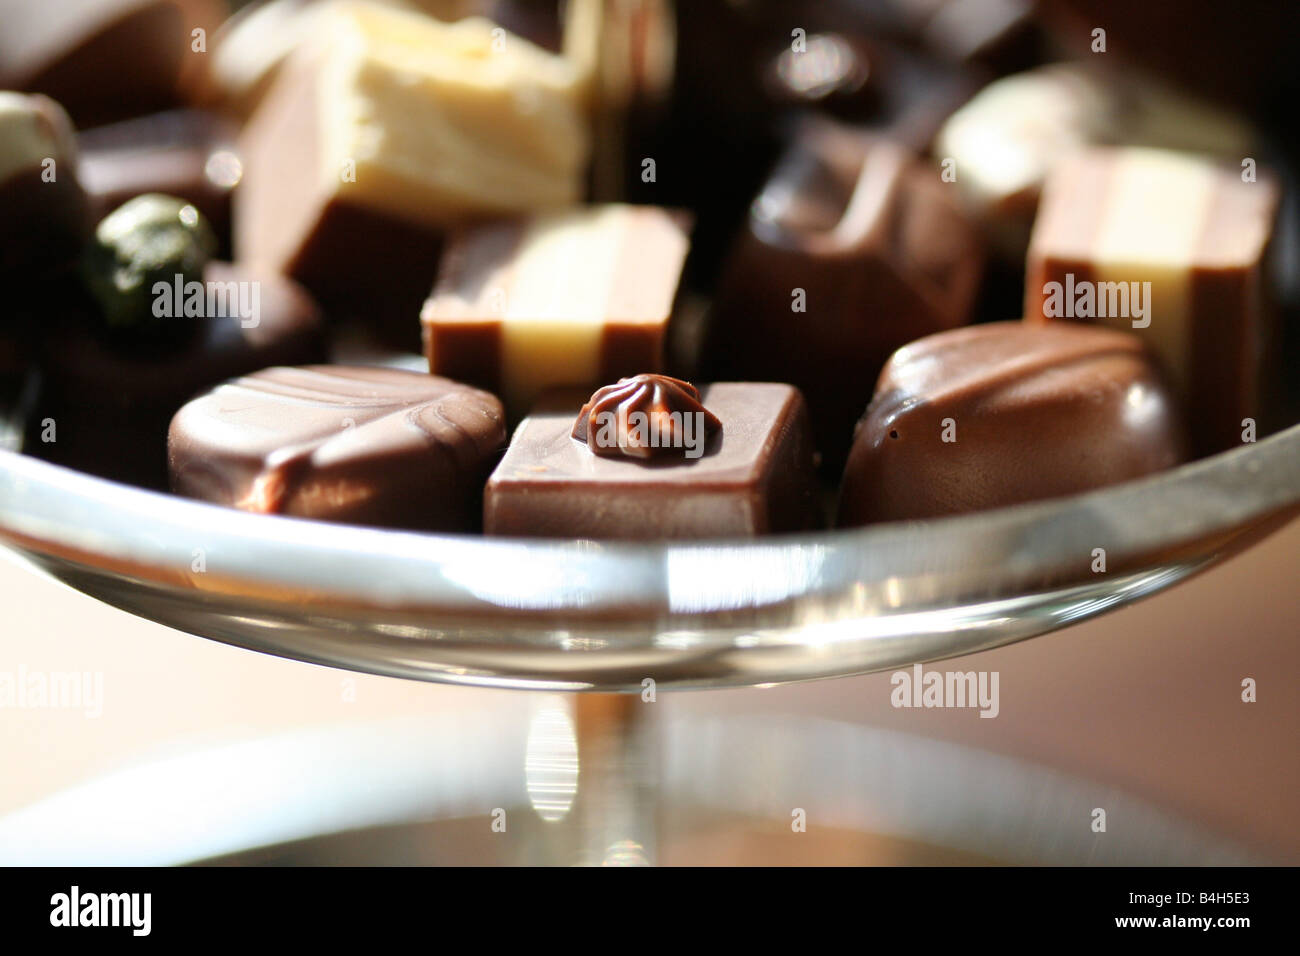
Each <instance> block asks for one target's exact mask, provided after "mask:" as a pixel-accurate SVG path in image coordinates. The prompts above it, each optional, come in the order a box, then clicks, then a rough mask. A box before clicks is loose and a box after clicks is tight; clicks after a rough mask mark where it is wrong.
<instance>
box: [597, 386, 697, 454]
mask: <svg viewBox="0 0 1300 956" xmlns="http://www.w3.org/2000/svg"><path fill="white" fill-rule="evenodd" d="M721 427H722V423H721V422H719V421H718V418H717V416H716V415H714V414H713V413H712V412H711V411H709V410H708V409H707V408H705V407H704V406H703V405H701V404H700V393H699V391H698V390H697V389H696V387H695V386H694V385H692V384H691V383H690V382H683V381H682V380H681V379H678V378H670V377H668V376H667V375H633V376H632V377H631V378H623V379H619V381H618V384H617V385H606V386H605V387H604V388H602V389H598V390H597V391H596V394H595V395H592V396H591V398H590V399H589V400H588V402H587V404H586V405H583V406H582V410H581V411H579V412H578V419H577V421H575V422H574V423H573V432H572V435H573V437H574V438H576V439H577V440H578V441H580V442H582V443H584V444H585V445H586V446H587V447H588V448H590V449H591V451H592V454H594V455H601V456H603V457H606V458H619V457H626V458H655V457H674V456H675V457H681V456H682V455H683V454H684V455H685V456H686V457H687V458H692V457H694V458H698V457H700V455H701V454H703V451H704V446H705V445H707V444H708V442H709V441H710V440H711V439H712V438H713V436H714V435H716V434H717V432H718V429H720V428H721Z"/></svg>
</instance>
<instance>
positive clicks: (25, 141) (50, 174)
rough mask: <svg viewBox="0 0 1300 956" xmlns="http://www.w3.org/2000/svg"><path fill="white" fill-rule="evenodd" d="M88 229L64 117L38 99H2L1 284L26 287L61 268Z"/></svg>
mask: <svg viewBox="0 0 1300 956" xmlns="http://www.w3.org/2000/svg"><path fill="white" fill-rule="evenodd" d="M89 225H90V223H89V220H88V218H87V214H86V197H85V194H84V193H83V192H82V189H81V186H80V185H78V183H77V144H76V137H75V133H74V132H73V129H72V123H71V122H70V121H69V119H68V115H67V113H65V112H64V111H63V108H62V107H60V106H59V104H58V103H56V102H54V101H53V100H51V99H49V98H47V97H44V96H24V95H22V94H21V93H5V92H0V278H3V279H5V280H6V281H8V280H9V279H11V278H12V279H13V280H14V281H17V282H20V283H30V282H32V281H33V280H34V279H35V278H36V276H39V275H40V274H42V273H48V272H50V271H51V270H54V269H57V268H58V267H59V266H62V265H66V264H67V263H68V262H70V261H71V260H73V259H74V258H75V257H76V256H77V254H78V253H79V252H80V248H81V243H82V242H83V241H84V239H85V237H86V234H87V232H88V230H89ZM20 291H21V290H20Z"/></svg>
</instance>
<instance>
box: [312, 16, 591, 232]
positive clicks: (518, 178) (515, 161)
mask: <svg viewBox="0 0 1300 956" xmlns="http://www.w3.org/2000/svg"><path fill="white" fill-rule="evenodd" d="M318 42H319V44H320V50H319V55H320V56H321V57H322V63H323V65H322V68H321V71H320V74H319V77H318V80H317V81H318V82H319V83H320V84H321V90H320V95H319V96H318V98H317V102H318V103H319V108H320V115H319V122H320V129H321V130H322V137H321V143H322V149H321V153H320V167H319V169H318V170H317V175H319V176H321V177H322V181H323V182H324V183H325V184H327V186H328V189H329V190H330V191H331V192H333V193H337V194H338V195H340V196H342V197H345V198H346V199H347V200H348V201H349V202H351V203H354V204H356V205H358V206H361V207H363V208H367V209H372V210H375V211H380V212H384V213H387V214H390V215H394V216H397V217H400V218H403V219H406V220H408V221H412V222H415V223H419V224H422V225H430V226H445V225H450V224H453V223H456V222H459V221H462V220H464V219H466V218H471V217H475V216H481V215H489V214H508V213H515V212H523V211H532V210H540V209H549V208H554V207H559V206H564V205H568V204H571V203H574V202H576V201H577V200H578V199H580V198H581V194H582V177H583V172H584V169H585V165H586V161H587V155H588V151H589V139H590V134H589V131H588V127H587V120H586V117H585V115H584V113H583V104H582V91H581V85H580V83H579V77H578V74H577V72H576V71H575V70H574V68H573V67H572V66H571V65H570V64H569V63H568V62H567V61H565V60H564V59H563V58H561V57H558V56H555V55H553V54H550V53H547V52H546V51H544V50H542V49H540V48H538V47H536V46H533V45H532V44H530V43H528V42H527V41H525V40H523V39H520V38H518V37H513V36H510V35H508V34H506V33H505V31H504V30H502V29H501V28H500V27H497V26H495V25H493V24H492V23H491V22H489V21H487V20H483V19H479V18H471V19H467V20H461V21H459V22H456V23H450V24H447V23H441V22H439V21H437V20H433V19H431V18H429V17H426V16H424V15H422V14H417V13H411V12H407V11H403V10H399V9H395V8H388V7H383V6H377V5H374V4H366V3H344V4H338V5H337V6H335V7H333V8H332V12H331V17H330V23H329V24H328V25H327V27H326V28H324V29H323V30H322V31H321V36H320V38H319V41H318ZM345 171H346V172H347V175H345Z"/></svg>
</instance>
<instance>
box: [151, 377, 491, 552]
mask: <svg viewBox="0 0 1300 956" xmlns="http://www.w3.org/2000/svg"><path fill="white" fill-rule="evenodd" d="M505 438H506V431H505V415H504V412H503V411H502V408H501V403H500V402H499V401H497V399H496V398H495V397H494V396H492V395H489V394H488V393H487V392H481V391H479V390H478V389H473V388H469V387H467V386H464V385H461V384H459V383H457V382H452V381H449V380H448V379H444V378H437V377H435V376H432V375H425V374H423V373H420V372H405V371H400V370H397V369H385V368H368V367H362V366H345V365H318V366H312V367H307V368H268V369H264V370H263V371H260V372H256V373H254V374H252V375H247V376H244V377H243V378H238V379H235V380H234V381H230V382H226V383H225V384H223V385H219V386H218V387H217V388H215V389H213V390H212V391H211V392H209V393H208V394H206V395H202V396H200V397H199V398H196V399H194V400H193V401H192V402H190V403H189V404H187V405H186V406H185V407H184V408H182V409H181V410H180V411H179V412H177V413H176V417H175V418H174V419H172V423H171V430H170V433H169V437H168V464H169V466H170V471H171V484H172V489H173V490H174V491H176V492H177V493H178V494H182V495H187V496H189V497H191V498H201V499H203V500H204V501H211V502H216V503H217V504H223V505H229V506H231V507H235V508H241V509H243V510H245V511H254V512H258V513H260V514H283V515H293V516H295V517H300V518H315V519H317V520H321V521H345V522H349V523H352V524H367V525H379V526H382V527H394V528H416V529H425V530H434V531H469V530H472V529H474V528H475V527H477V525H478V521H479V514H480V512H479V503H480V501H481V495H482V489H483V482H484V480H485V479H486V477H487V474H488V472H489V471H490V470H491V467H492V465H493V463H494V462H495V460H496V455H497V453H498V452H499V450H500V448H501V446H502V445H503V444H504V443H505Z"/></svg>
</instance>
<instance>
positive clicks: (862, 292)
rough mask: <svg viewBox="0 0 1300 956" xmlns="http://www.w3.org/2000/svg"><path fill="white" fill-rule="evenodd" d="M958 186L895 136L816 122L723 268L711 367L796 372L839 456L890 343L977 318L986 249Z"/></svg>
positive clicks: (831, 450) (728, 371)
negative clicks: (975, 304) (967, 215)
mask: <svg viewBox="0 0 1300 956" xmlns="http://www.w3.org/2000/svg"><path fill="white" fill-rule="evenodd" d="M953 189H954V187H953V186H952V184H949V183H943V182H941V181H940V179H939V175H938V173H937V172H936V171H935V170H934V169H932V168H930V167H929V166H928V165H926V164H924V163H923V162H922V161H921V160H920V159H918V158H917V157H916V156H915V155H914V154H913V153H911V152H910V151H909V150H907V149H905V148H904V147H902V146H900V145H898V144H897V143H895V142H893V141H891V140H885V139H880V138H878V137H875V136H873V135H871V134H867V133H863V132H861V131H859V130H856V129H853V128H850V127H846V126H841V125H838V124H831V123H826V122H818V123H811V124H808V125H807V126H806V127H805V130H804V132H803V134H801V135H800V136H799V137H798V138H796V140H795V141H794V142H793V144H792V145H791V148H790V151H789V152H788V153H787V154H786V156H785V158H784V159H783V160H782V162H781V164H780V165H779V166H778V167H777V170H776V172H775V173H774V174H773V175H772V177H771V179H770V180H769V181H768V183H767V185H766V186H765V187H764V189H763V191H762V193H761V194H760V195H759V196H758V198H757V199H756V200H755V201H754V204H753V207H752V209H751V212H750V216H749V220H748V223H747V224H746V227H745V229H744V231H743V232H742V234H741V235H740V238H739V240H738V242H737V244H736V248H735V249H734V251H733V253H732V256H731V260H730V262H729V264H728V267H727V270H726V272H725V274H724V276H723V278H722V280H721V283H720V286H719V289H718V294H717V297H716V300H715V303H714V311H713V315H712V317H711V321H710V328H709V332H708V335H707V338H706V343H705V347H704V348H705V364H706V371H707V372H708V374H710V376H711V377H713V378H732V379H751V380H765V381H785V382H790V383H792V384H794V385H797V386H798V387H799V388H800V389H801V390H802V391H803V392H804V394H805V395H806V396H807V399H808V405H809V408H810V409H811V410H812V413H813V423H814V428H815V430H816V435H817V441H818V447H819V449H820V451H821V452H822V454H823V455H824V456H825V457H826V459H827V461H828V462H830V463H832V465H834V464H835V463H837V462H842V461H843V456H844V453H845V451H846V449H847V444H848V440H849V435H850V434H851V432H852V426H853V422H854V421H856V420H857V418H858V416H859V415H861V414H862V410H863V409H864V408H865V407H866V404H867V402H868V400H869V399H870V398H871V387H872V383H873V382H874V381H875V378H876V375H877V374H878V373H879V370H880V367H881V366H882V365H883V364H884V362H885V360H886V359H887V358H888V357H889V355H890V353H891V352H893V351H894V350H895V349H896V348H898V347H900V346H901V345H904V344H905V343H907V342H910V341H912V340H913V339H916V338H920V337H921V336H923V335H927V334H929V333H931V332H937V331H939V330H942V329H947V328H952V327H954V326H957V325H961V324H962V323H964V322H966V321H968V320H969V318H970V314H971V308H972V304H973V302H974V299H975V295H976V292H977V289H978V286H979V281H980V275H981V270H982V266H983V250H982V245H981V243H980V241H979V239H978V238H977V236H976V234H975V230H974V228H973V227H972V226H971V225H970V223H969V222H968V221H967V219H966V218H965V215H964V214H963V212H962V211H961V209H960V208H959V207H958V205H957V197H956V195H955V193H954V191H953ZM801 309H802V311H801Z"/></svg>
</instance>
